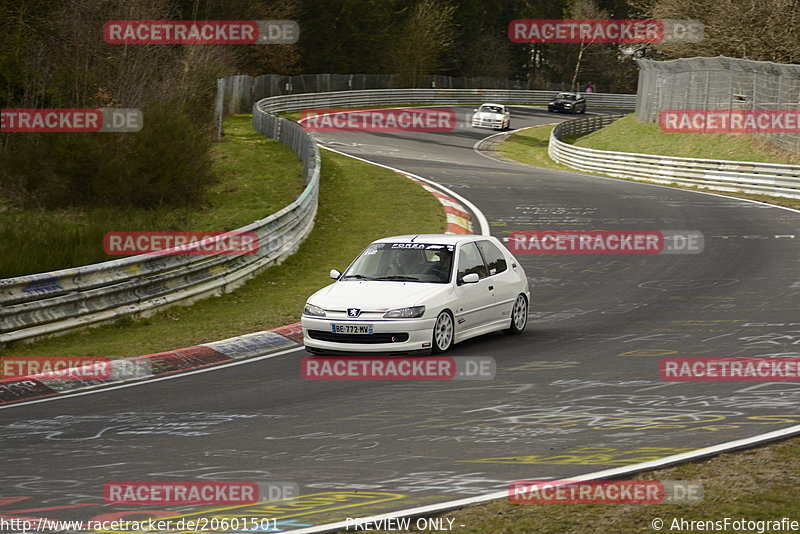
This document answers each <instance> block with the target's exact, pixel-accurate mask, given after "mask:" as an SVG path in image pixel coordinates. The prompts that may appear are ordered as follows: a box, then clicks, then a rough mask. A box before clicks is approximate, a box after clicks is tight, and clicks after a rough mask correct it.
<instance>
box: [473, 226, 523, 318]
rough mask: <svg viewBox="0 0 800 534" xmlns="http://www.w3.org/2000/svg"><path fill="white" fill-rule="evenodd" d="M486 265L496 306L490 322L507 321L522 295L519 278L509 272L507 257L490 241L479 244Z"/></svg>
mask: <svg viewBox="0 0 800 534" xmlns="http://www.w3.org/2000/svg"><path fill="white" fill-rule="evenodd" d="M477 245H478V249H480V251H481V255H482V256H483V259H484V263H485V264H486V268H487V269H488V275H489V276H488V277H487V280H489V282H490V284H489V287H492V288H493V289H492V291H493V292H494V297H495V300H494V306H493V307H492V313H491V314H490V317H489V321H490V322H495V321H502V320H505V321H507V320H508V319H509V318H510V317H511V308H512V306H513V304H514V301H515V300H516V298H517V295H519V293H520V287H519V277H518V276H517V275H515V274H514V273H513V272H511V271H510V270H509V265H508V262H507V261H506V256H505V255H504V254H503V252H502V251H501V250H500V249H499V248H497V246H496V245H495V244H494V243H492V242H491V241H489V240H488V239H485V240H481V241H478V242H477Z"/></svg>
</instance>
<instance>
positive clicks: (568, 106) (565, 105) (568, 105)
mask: <svg viewBox="0 0 800 534" xmlns="http://www.w3.org/2000/svg"><path fill="white" fill-rule="evenodd" d="M564 107H565V108H571V107H572V104H564Z"/></svg>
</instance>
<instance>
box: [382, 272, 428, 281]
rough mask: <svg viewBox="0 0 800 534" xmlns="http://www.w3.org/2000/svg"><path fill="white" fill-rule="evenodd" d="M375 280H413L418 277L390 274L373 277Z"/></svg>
mask: <svg viewBox="0 0 800 534" xmlns="http://www.w3.org/2000/svg"><path fill="white" fill-rule="evenodd" d="M375 280H411V281H413V282H417V281H419V278H417V277H416V276H403V275H399V274H396V275H392V276H379V277H377V278H375Z"/></svg>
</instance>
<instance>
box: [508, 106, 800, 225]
mask: <svg viewBox="0 0 800 534" xmlns="http://www.w3.org/2000/svg"><path fill="white" fill-rule="evenodd" d="M630 120H632V117H627V118H624V119H619V120H618V121H615V122H614V123H612V124H611V125H609V126H606V127H605V128H603V129H602V130H598V131H597V132H594V133H592V134H589V135H586V136H583V137H580V138H577V139H568V140H567V141H568V142H574V144H576V145H578V146H584V147H586V148H596V149H599V150H616V151H620V152H639V153H649V154H665V155H683V154H681V153H680V152H679V150H680V147H682V146H683V145H684V143H685V141H684V140H681V141H680V142H676V144H675V145H674V152H672V153H670V154H667V152H666V151H665V150H664V149H662V150H663V151H662V152H656V151H655V148H651V147H648V146H646V145H645V146H638V143H637V144H636V146H633V145H631V144H629V143H628V140H629V139H630V138H635V136H636V135H638V134H635V133H633V132H632V131H631V130H626V129H625V126H626V123H624V122H623V121H630ZM619 123H622V124H621V125H620V126H619V127H618V128H619V129H617V130H615V131H614V132H613V133H612V134H610V135H611V136H612V137H613V141H611V140H609V139H607V138H605V137H603V138H601V139H598V138H597V137H595V138H594V139H593V140H592V139H588V138H590V137H591V136H593V135H595V134H597V133H599V132H602V131H603V130H605V129H606V128H611V127H614V126H616V125H617V124H619ZM636 125H637V128H638V126H652V125H640V124H638V123H636ZM552 130H553V125H546V126H536V127H533V128H528V129H527V130H522V131H521V132H516V133H513V134H511V135H510V136H509V137H508V138H507V139H506V140H504V141H503V142H502V143H500V145H499V146H498V151H499V152H500V154H501V155H503V156H505V157H507V158H509V159H513V160H515V161H518V162H520V163H525V164H528V165H534V166H536V167H544V168H546V169H557V170H561V171H573V172H575V169H573V168H571V167H568V166H566V165H562V164H561V163H556V162H555V161H553V160H552V159H550V156H548V155H547V144H548V141H549V139H550V132H551V131H552ZM656 130H658V127H657V126H656ZM658 133H660V134H661V135H664V136H681V135H690V136H693V135H701V136H706V135H708V136H710V137H721V136H722V134H720V135H717V134H667V133H664V132H660V131H658V132H656V133H653V132H650V136H656V137H657V134H658ZM736 137H743V136H736ZM691 142H692V143H695V144H698V145H700V146H701V147H702V146H704V143H705V141H703V142H702V143H700V142H698V141H697V140H694V141H691ZM737 142H738V143H740V144H741V143H745V142H747V143H756V146H759V144H760V142H759V141H756V140H752V139H746V138H745V139H738V140H737ZM666 144H667V143H666V141H662V142H661V143H660V144H655V143H654V146H660V147H663V146H665V145H666ZM715 146H716V147H717V148H716V149H714V150H710V151H709V152H708V153H701V154H699V155H693V156H690V157H704V158H712V159H732V158H731V157H727V158H726V157H723V153H724V152H725V146H728V145H725V143H724V142H723V141H720V142H718V143H717V144H716V145H715ZM732 147H733V145H730V149H729V150H728V152H731V150H732V152H731V154H729V156H730V155H733V154H736V155H737V157H736V158H735V159H738V158H739V157H740V156H743V155H745V154H750V152H746V153H745V152H740V151H737V150H734V149H733V148H732ZM742 150H744V148H743V149H742ZM748 150H753V149H752V148H750V149H748ZM765 150H771V151H772V152H769V153H762V154H761V155H762V157H765V158H766V157H767V156H770V157H776V154H777V152H775V151H774V149H771V148H769V147H767V148H765ZM779 159H780V158H779ZM750 161H769V160H756V159H751V160H750ZM774 162H775V163H791V161H787V160H786V159H784V160H783V161H774ZM578 172H581V173H583V174H594V175H596V176H606V177H610V178H615V179H618V180H628V181H631V182H640V181H646V180H634V179H632V178H620V177H617V176H609V175H607V174H604V173H598V172H588V171H578ZM659 185H667V184H659ZM669 187H676V188H678V189H687V190H691V191H705V192H709V193H715V194H717V195H725V196H729V197H735V198H745V199H748V200H757V201H759V202H766V203H768V204H775V205H777V206H786V207H789V208H794V209H800V199H792V198H781V197H775V196H771V195H758V194H751V193H742V192H736V193H733V192H725V191H715V190H713V189H709V188H706V187H701V186H688V185H682V184H669Z"/></svg>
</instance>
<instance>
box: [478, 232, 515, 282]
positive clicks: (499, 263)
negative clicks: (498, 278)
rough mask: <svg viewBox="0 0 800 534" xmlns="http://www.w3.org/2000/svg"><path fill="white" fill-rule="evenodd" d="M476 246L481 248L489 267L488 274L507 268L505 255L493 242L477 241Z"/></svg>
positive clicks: (498, 272)
mask: <svg viewBox="0 0 800 534" xmlns="http://www.w3.org/2000/svg"><path fill="white" fill-rule="evenodd" d="M478 247H479V248H480V249H481V252H482V253H483V258H484V259H485V260H486V265H487V266H488V267H489V276H492V275H495V274H500V273H502V272H503V271H505V270H506V269H507V268H508V266H507V265H506V258H505V256H503V253H502V252H501V251H500V249H499V248H497V246H496V245H495V244H494V243H492V242H491V241H478Z"/></svg>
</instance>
